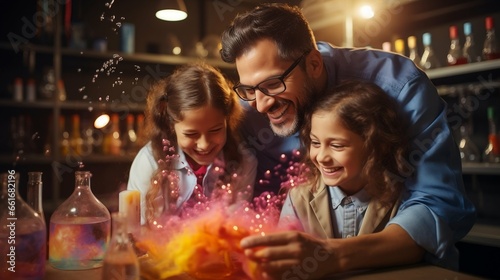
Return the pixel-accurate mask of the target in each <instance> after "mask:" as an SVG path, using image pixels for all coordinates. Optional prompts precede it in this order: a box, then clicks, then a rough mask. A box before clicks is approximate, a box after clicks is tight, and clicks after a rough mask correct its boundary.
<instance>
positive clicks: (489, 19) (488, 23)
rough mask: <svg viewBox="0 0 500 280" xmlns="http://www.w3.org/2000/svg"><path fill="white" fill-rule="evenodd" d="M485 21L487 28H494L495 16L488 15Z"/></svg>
mask: <svg viewBox="0 0 500 280" xmlns="http://www.w3.org/2000/svg"><path fill="white" fill-rule="evenodd" d="M485 23H486V30H491V29H493V18H492V17H487V18H486V20H485Z"/></svg>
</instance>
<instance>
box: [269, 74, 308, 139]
mask: <svg viewBox="0 0 500 280" xmlns="http://www.w3.org/2000/svg"><path fill="white" fill-rule="evenodd" d="M303 89H304V90H303V93H302V94H303V96H302V99H300V100H299V103H298V104H292V106H295V116H294V118H293V120H292V122H291V123H290V124H289V123H282V124H272V123H269V124H270V126H271V129H272V131H273V132H274V134H275V135H276V136H279V137H290V136H292V135H293V134H295V133H296V132H297V131H299V130H300V129H301V128H302V126H303V125H304V116H305V112H306V110H307V108H309V106H310V104H311V102H312V100H314V98H315V97H316V96H318V92H317V91H316V90H315V87H314V86H313V83H312V81H311V80H309V79H307V80H306V83H305V84H304V85H303ZM297 105H298V106H297Z"/></svg>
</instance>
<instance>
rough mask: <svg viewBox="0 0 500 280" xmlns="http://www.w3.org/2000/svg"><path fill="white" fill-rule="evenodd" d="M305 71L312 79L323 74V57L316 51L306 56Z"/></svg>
mask: <svg viewBox="0 0 500 280" xmlns="http://www.w3.org/2000/svg"><path fill="white" fill-rule="evenodd" d="M306 70H307V73H308V74H309V75H310V76H311V77H312V78H318V77H320V76H321V74H322V73H323V71H324V70H323V57H322V56H321V53H320V52H319V51H318V50H317V49H313V50H312V51H311V52H310V53H309V54H307V55H306Z"/></svg>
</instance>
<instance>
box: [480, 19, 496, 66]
mask: <svg viewBox="0 0 500 280" xmlns="http://www.w3.org/2000/svg"><path fill="white" fill-rule="evenodd" d="M485 25H486V39H485V40H484V46H483V59H484V60H491V59H497V58H500V53H499V52H498V49H497V40H496V38H495V27H494V22H493V18H492V17H487V18H486V19H485Z"/></svg>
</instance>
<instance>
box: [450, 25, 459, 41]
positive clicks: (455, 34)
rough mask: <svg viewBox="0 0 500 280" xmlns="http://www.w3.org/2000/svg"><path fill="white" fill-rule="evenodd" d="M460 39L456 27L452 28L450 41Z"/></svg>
mask: <svg viewBox="0 0 500 280" xmlns="http://www.w3.org/2000/svg"><path fill="white" fill-rule="evenodd" d="M456 38H458V30H457V26H456V25H452V26H450V39H456Z"/></svg>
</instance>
